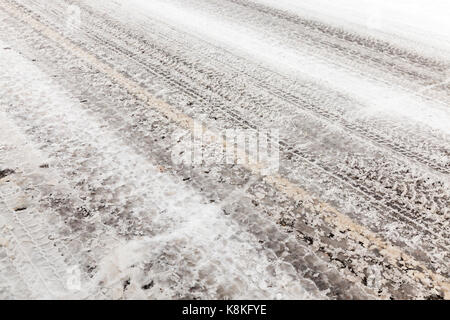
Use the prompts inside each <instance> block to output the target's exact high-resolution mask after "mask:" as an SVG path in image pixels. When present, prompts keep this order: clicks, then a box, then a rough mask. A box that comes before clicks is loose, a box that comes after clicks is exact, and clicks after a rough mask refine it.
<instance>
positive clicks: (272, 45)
mask: <svg viewBox="0 0 450 320" xmlns="http://www.w3.org/2000/svg"><path fill="white" fill-rule="evenodd" d="M263 2H264V3H265V4H267V5H271V6H275V7H280V8H283V9H289V10H290V11H293V12H296V13H298V14H303V11H302V10H301V9H302V8H303V6H302V5H300V4H299V3H298V2H295V1H294V2H295V4H294V2H293V1H281V2H278V1H266V0H264V1H263ZM301 3H302V4H303V2H301ZM314 3H315V2H314ZM371 3H372V5H375V4H374V2H371ZM382 3H383V6H382V8H385V7H386V8H387V9H386V12H384V11H383V19H384V20H383V21H385V20H386V21H387V22H386V23H387V24H386V25H384V24H383V28H385V29H386V30H387V31H390V32H396V34H397V33H398V32H397V31H398V30H397V29H396V28H399V29H400V30H404V32H408V33H409V32H410V33H411V34H410V36H414V39H415V40H421V38H420V37H418V36H417V34H416V33H415V32H412V31H411V30H412V29H411V28H410V27H409V25H407V24H405V23H403V24H402V22H405V21H406V22H407V21H409V16H410V14H412V13H411V12H415V10H406V11H401V10H400V9H401V8H402V5H400V4H397V5H395V6H389V5H388V4H387V2H386V1H385V2H382ZM312 4H313V2H308V1H306V2H305V6H307V8H310V7H311V6H312ZM345 4H346V5H345V6H343V7H342V8H341V10H338V9H337V8H336V5H335V6H328V5H329V3H328V2H327V1H322V2H320V1H319V2H318V3H317V4H315V8H316V9H317V10H319V9H320V13H321V14H320V17H321V18H324V20H325V21H327V19H328V17H327V15H328V14H329V13H330V12H334V17H335V18H336V19H338V18H339V19H341V20H340V21H344V22H346V21H350V22H351V23H354V24H359V25H358V26H364V25H365V21H366V19H365V18H364V17H363V16H360V15H359V13H360V12H363V11H364V10H367V6H368V4H367V3H359V2H358V1H349V0H347V1H346V2H345ZM350 4H352V6H351V8H352V10H355V12H350V11H349V10H350V9H349V8H348V7H347V6H349V5H350ZM419 5H420V3H419V2H417V3H416V5H415V6H413V8H416V7H418V6H419ZM422 5H423V3H422ZM438 5H441V7H439V6H436V7H433V8H434V10H431V9H430V10H431V11H430V12H429V14H430V15H431V14H433V13H434V12H435V11H439V10H438V9H439V8H440V9H442V11H441V12H445V8H447V7H448V5H447V6H446V4H445V2H438ZM122 6H123V8H124V9H127V10H130V11H132V12H136V16H137V17H138V16H139V15H147V16H151V17H153V18H154V19H158V20H161V21H164V22H165V23H169V24H171V25H173V26H174V27H176V28H178V29H181V30H185V31H186V32H189V33H192V34H195V35H197V36H199V37H201V38H202V39H205V40H207V41H209V42H211V43H214V44H216V45H219V46H222V47H223V48H224V49H226V50H229V51H232V52H234V53H236V54H238V55H241V56H244V57H246V58H248V59H250V60H251V61H255V60H256V61H259V62H260V63H262V64H264V65H265V66H266V67H268V68H271V69H273V70H275V71H277V72H281V73H284V74H289V75H291V77H297V78H299V79H305V78H306V79H309V80H314V81H316V82H317V83H321V84H324V85H325V86H328V87H330V88H333V89H335V90H338V91H340V92H344V93H346V94H348V95H350V96H351V97H353V98H355V99H356V100H357V101H360V102H361V103H362V104H363V105H364V108H363V110H359V109H355V110H354V112H353V113H352V116H355V117H362V118H367V117H369V118H370V117H371V116H376V117H381V118H383V117H385V118H393V119H395V120H396V121H398V122H402V121H409V122H411V123H412V122H415V123H417V125H418V126H421V127H428V128H431V129H432V130H439V131H441V132H443V133H445V134H450V126H449V125H448V124H449V123H450V110H449V109H448V108H446V107H445V106H442V104H440V103H436V102H434V101H425V100H424V99H422V98H421V97H420V96H416V95H415V93H414V92H411V91H405V90H404V89H403V88H400V87H396V86H395V85H392V84H391V83H387V82H385V81H382V80H381V79H377V78H374V77H372V76H369V77H367V76H364V75H360V74H357V73H354V72H350V71H349V70H348V68H347V67H346V66H345V65H339V64H336V62H335V61H332V60H330V59H329V58H325V57H321V56H314V55H312V53H311V52H310V51H309V50H307V48H302V47H298V46H293V45H290V44H289V42H288V40H289V39H288V38H287V36H286V35H284V34H278V33H275V32H274V33H271V34H267V33H263V32H257V31H255V29H250V28H249V27H247V26H245V25H244V24H236V23H234V22H230V21H229V19H227V17H226V16H224V15H223V14H222V13H221V12H220V11H214V12H213V11H206V10H199V9H197V8H193V7H192V6H189V3H187V4H186V5H180V2H179V1H178V2H177V1H175V2H173V1H161V0H152V1H146V0H132V1H126V4H125V3H123V4H122ZM408 8H409V6H408ZM322 9H323V10H324V11H323V12H324V15H323V16H322ZM388 9H389V10H388ZM355 17H356V18H355ZM358 17H359V18H358ZM396 17H399V18H400V17H401V19H400V20H399V19H395V18H396ZM440 17H442V14H439V15H437V18H436V19H435V23H428V24H427V22H428V21H429V19H426V20H425V22H424V24H423V30H422V31H423V32H426V30H432V31H433V32H437V35H436V37H437V38H433V37H430V36H429V37H428V39H431V40H433V39H438V38H439V37H445V35H446V34H447V35H448V28H445V26H443V24H446V22H444V21H443V19H440ZM441 20H442V21H441ZM447 20H448V19H447ZM447 20H446V21H447ZM441 27H442V28H441ZM417 28H419V27H417ZM358 31H360V30H359V29H358ZM439 39H440V38H439ZM443 43H445V41H444V42H443ZM441 44H442V43H441Z"/></svg>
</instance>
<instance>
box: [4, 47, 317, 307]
mask: <svg viewBox="0 0 450 320" xmlns="http://www.w3.org/2000/svg"><path fill="white" fill-rule="evenodd" d="M0 47H6V45H5V44H3V43H1V42H0ZM1 88H3V89H1ZM0 94H2V95H3V99H2V100H3V102H4V103H5V104H4V105H1V106H0V108H1V109H0V110H7V109H8V107H6V105H7V104H6V101H7V100H5V99H7V98H5V97H6V94H8V96H9V97H10V98H11V99H12V101H22V103H23V109H20V110H18V111H16V112H17V113H19V114H21V113H23V114H31V113H32V114H34V116H33V117H32V118H31V120H30V119H29V118H28V119H27V121H32V122H33V125H35V126H38V127H40V128H46V130H47V132H51V134H52V135H54V136H58V137H61V141H65V142H64V143H66V142H67V143H68V144H69V146H68V147H66V148H67V149H65V151H64V152H67V153H69V154H72V153H73V154H76V152H74V151H75V150H79V148H80V147H81V148H87V149H88V150H89V153H91V154H92V157H97V158H98V159H97V158H95V161H94V162H95V166H96V168H99V167H100V168H104V169H105V170H107V171H108V172H105V173H106V174H110V175H114V176H117V177H121V181H120V182H119V184H123V185H127V186H134V187H133V189H132V191H131V192H132V193H133V195H132V196H133V197H134V198H135V199H139V201H142V203H140V208H141V209H142V211H144V212H147V213H148V215H149V216H151V219H150V221H151V224H152V229H153V231H154V234H153V235H146V236H142V237H137V238H133V239H132V240H129V241H126V240H125V239H119V237H118V236H117V237H111V236H110V235H108V236H106V235H105V236H103V234H99V235H98V239H96V240H95V241H96V242H97V243H103V245H105V246H107V247H108V249H110V250H109V251H106V250H105V252H109V253H108V254H107V255H105V256H98V258H99V259H100V262H99V265H98V268H97V272H96V276H95V278H94V279H93V280H91V281H94V282H95V283H94V284H92V283H90V284H89V285H88V287H89V288H90V289H89V290H94V289H95V284H100V283H101V284H102V286H104V287H108V288H112V291H113V297H114V298H121V297H122V295H124V289H123V283H124V281H129V282H130V286H129V287H128V288H127V291H126V294H127V296H126V297H127V298H144V297H149V296H150V297H152V298H176V297H183V296H187V295H188V294H189V290H190V289H191V288H193V287H194V286H197V287H198V286H200V287H201V288H204V291H205V292H204V295H203V298H217V297H222V298H226V297H228V298H249V299H252V298H268V299H275V298H296V299H298V298H314V297H313V296H311V295H310V294H309V293H308V292H306V291H305V289H304V288H303V287H302V285H301V281H300V279H299V278H298V275H297V272H296V271H295V270H294V268H293V267H292V266H290V265H288V264H286V263H285V262H282V261H280V260H279V259H277V258H276V257H275V255H274V254H273V253H272V252H271V251H268V250H266V249H263V248H262V247H261V246H260V245H259V244H258V241H257V239H256V238H255V237H254V236H253V235H251V234H249V233H247V232H245V231H244V230H243V229H242V228H241V227H240V226H239V225H238V224H237V223H236V222H235V221H234V220H233V219H232V218H231V217H228V216H225V215H224V214H223V212H222V210H221V207H220V206H218V205H215V204H210V203H209V202H208V201H207V199H204V198H203V197H202V196H201V195H199V194H198V193H196V191H195V190H194V189H192V188H191V187H189V186H187V185H186V184H184V183H183V182H182V181H180V179H179V178H176V177H173V176H171V175H169V174H166V173H163V172H161V171H160V170H159V168H157V167H156V166H154V165H152V164H151V163H149V161H148V160H147V159H146V158H144V157H143V156H141V155H138V154H137V153H136V152H135V151H134V150H133V149H131V148H130V147H129V146H127V145H126V143H124V142H122V141H121V140H120V138H119V137H118V136H116V135H115V134H114V133H113V132H111V131H108V129H107V126H105V123H102V122H101V121H99V120H98V119H97V118H95V117H93V116H92V115H90V114H89V113H88V112H86V110H84V109H83V106H82V105H81V104H80V103H79V102H78V101H77V100H76V99H73V98H71V96H70V94H69V93H68V92H66V91H65V90H64V88H62V87H61V86H59V85H58V84H56V83H55V82H54V81H53V79H51V78H50V77H49V76H48V75H46V74H44V73H43V72H42V71H41V70H39V69H38V68H37V67H36V66H35V65H33V64H32V63H31V62H30V61H28V60H27V59H25V58H24V57H22V56H21V55H20V54H18V53H16V52H14V50H2V51H1V54H0ZM0 121H1V119H0ZM42 143H45V141H42ZM72 144H73V147H72ZM52 147H53V146H49V148H52ZM74 157H76V155H74ZM73 160H74V161H77V160H78V159H77V158H74V159H73ZM81 160H83V159H81ZM54 161H58V159H54ZM78 161H79V160H78ZM87 163H89V162H87ZM63 165H66V166H70V165H71V164H70V163H67V164H63ZM90 183H91V184H93V185H95V184H96V183H101V182H100V181H98V182H96V181H90ZM73 192H74V193H76V190H74V191H73ZM72 196H74V197H76V196H77V195H76V194H74V195H72ZM118 201H120V199H119V200H118ZM125 202H126V201H124V203H125ZM93 219H99V226H101V224H100V223H101V217H94V218H93ZM268 223H269V222H268ZM117 228H120V226H117ZM114 238H117V239H118V240H112V239H114ZM80 263H82V261H80ZM29 276H32V275H31V274H30V275H29ZM150 280H151V281H152V282H151V283H153V282H154V283H155V285H154V286H153V287H151V285H150ZM147 282H149V283H147ZM145 284H147V285H148V287H149V288H147V290H145V291H144V290H143V289H142V285H145ZM92 294H94V293H92Z"/></svg>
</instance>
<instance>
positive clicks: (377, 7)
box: [251, 0, 450, 57]
mask: <svg viewBox="0 0 450 320" xmlns="http://www.w3.org/2000/svg"><path fill="white" fill-rule="evenodd" d="M251 2H256V3H260V4H264V5H267V6H270V7H273V8H277V9H281V10H285V11H289V12H292V13H295V14H298V15H300V16H302V17H306V18H312V19H317V20H319V21H322V22H325V23H332V24H333V25H337V26H341V27H345V28H351V29H352V30H354V31H357V32H361V31H365V32H366V33H374V32H375V33H376V35H383V34H389V35H392V36H395V37H397V38H398V37H403V38H405V39H407V40H411V41H415V42H417V43H419V44H421V46H420V47H421V49H424V50H426V49H427V47H429V46H432V47H433V48H434V50H430V52H431V53H436V52H435V50H436V49H437V50H439V49H443V50H446V51H447V54H448V53H449V52H450V41H449V39H450V19H449V15H450V2H449V1H447V0H433V1H426V0H396V1H390V0H338V1H333V0H301V1H298V0H251ZM447 57H448V56H447Z"/></svg>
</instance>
